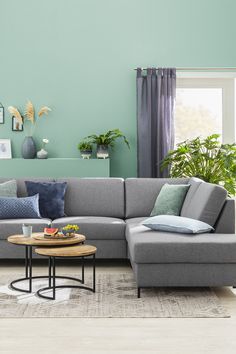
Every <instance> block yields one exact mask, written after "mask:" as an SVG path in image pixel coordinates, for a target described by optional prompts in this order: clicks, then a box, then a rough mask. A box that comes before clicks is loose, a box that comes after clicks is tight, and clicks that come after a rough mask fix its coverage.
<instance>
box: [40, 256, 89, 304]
mask: <svg viewBox="0 0 236 354" xmlns="http://www.w3.org/2000/svg"><path fill="white" fill-rule="evenodd" d="M49 258H50V257H49ZM56 258H60V257H51V261H50V260H49V263H48V264H49V271H48V274H49V277H50V276H51V278H52V284H51V283H50V282H49V284H51V285H50V286H47V287H45V288H41V289H39V290H38V291H37V292H36V295H37V296H39V297H41V298H43V299H48V300H55V299H56V289H66V288H71V289H75V288H76V289H78V288H79V289H85V290H89V291H92V292H94V293H95V291H96V257H95V254H94V255H93V285H92V287H88V286H84V285H70V284H68V285H56V279H66V280H67V279H70V280H74V281H77V282H81V283H83V282H84V258H85V257H84V256H83V257H81V258H82V280H80V279H77V278H72V277H66V276H65V277H64V276H58V275H56ZM70 258H72V257H70ZM51 267H52V275H51V270H50V269H51ZM50 290H51V291H52V295H51V296H49V295H44V294H43V292H45V291H50Z"/></svg>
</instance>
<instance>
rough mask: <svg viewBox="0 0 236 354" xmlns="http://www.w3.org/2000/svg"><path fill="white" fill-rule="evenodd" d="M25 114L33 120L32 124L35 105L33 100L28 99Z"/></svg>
mask: <svg viewBox="0 0 236 354" xmlns="http://www.w3.org/2000/svg"><path fill="white" fill-rule="evenodd" d="M25 116H26V117H27V118H28V119H29V120H30V121H31V123H32V124H33V123H34V106H33V104H32V102H31V101H28V102H27V104H26V109H25Z"/></svg>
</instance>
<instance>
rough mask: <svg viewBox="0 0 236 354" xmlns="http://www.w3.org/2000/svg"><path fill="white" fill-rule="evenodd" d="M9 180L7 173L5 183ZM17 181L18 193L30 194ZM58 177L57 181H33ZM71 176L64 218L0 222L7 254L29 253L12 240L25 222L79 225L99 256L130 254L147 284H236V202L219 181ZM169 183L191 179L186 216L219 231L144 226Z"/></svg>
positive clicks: (1, 251)
mask: <svg viewBox="0 0 236 354" xmlns="http://www.w3.org/2000/svg"><path fill="white" fill-rule="evenodd" d="M6 180H7V179H3V178H2V179H0V183H1V182H4V181H6ZM24 180H26V179H19V180H17V184H18V196H19V197H20V196H26V195H27V193H26V188H25V183H24ZM27 180H34V181H35V180H40V181H53V179H45V178H44V179H32V178H31V179H27ZM57 181H66V182H67V184H68V185H67V191H66V196H65V214H66V216H65V217H63V218H61V219H56V220H49V219H26V220H23V219H15V220H0V258H2V259H3V258H23V257H24V252H23V249H21V248H20V247H17V246H13V245H10V244H8V243H7V242H6V239H7V237H8V236H9V235H12V234H16V233H21V226H22V223H30V224H33V231H35V232H38V231H42V230H43V228H44V227H46V226H48V225H52V227H62V226H64V225H65V224H68V223H73V224H78V225H79V226H80V233H82V234H85V235H86V238H87V242H88V243H91V244H93V245H95V246H97V248H98V253H97V256H98V258H110V259H115V258H119V259H122V258H123V259H126V258H129V259H130V262H131V264H132V268H133V271H134V274H135V279H136V282H137V286H138V294H139V295H140V289H141V288H144V287H150V286H224V285H229V286H234V285H236V235H235V203H234V200H233V199H228V198H227V195H226V191H225V190H224V189H223V188H222V187H219V186H216V185H213V184H209V183H205V182H203V181H201V180H199V179H195V178H190V179H188V178H186V179H143V178H128V179H126V180H123V179H120V178H81V179H79V178H63V179H57ZM164 183H170V184H190V188H189V191H188V193H187V196H186V198H185V201H184V204H183V207H182V210H181V216H185V217H189V218H194V219H198V220H201V221H204V222H206V223H208V224H210V225H212V226H214V228H215V232H214V233H207V234H201V235H188V234H187V235H186V234H175V233H170V232H159V231H152V230H150V229H148V228H146V227H145V226H143V225H142V221H143V220H145V218H147V217H148V216H149V215H150V213H151V210H152V208H153V205H154V203H155V200H156V197H157V195H158V193H159V192H160V190H161V187H162V186H163V184H164Z"/></svg>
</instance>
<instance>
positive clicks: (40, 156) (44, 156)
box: [37, 149, 48, 159]
mask: <svg viewBox="0 0 236 354" xmlns="http://www.w3.org/2000/svg"><path fill="white" fill-rule="evenodd" d="M37 158H38V159H47V158H48V152H47V151H46V150H44V149H41V150H39V151H38V152H37Z"/></svg>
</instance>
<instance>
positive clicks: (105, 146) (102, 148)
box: [86, 129, 130, 159]
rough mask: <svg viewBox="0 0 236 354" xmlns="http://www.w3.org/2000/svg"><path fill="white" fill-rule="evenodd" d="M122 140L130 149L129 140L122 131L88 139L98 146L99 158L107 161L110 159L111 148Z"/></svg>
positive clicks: (117, 130) (109, 132)
mask: <svg viewBox="0 0 236 354" xmlns="http://www.w3.org/2000/svg"><path fill="white" fill-rule="evenodd" d="M120 138H121V139H123V141H124V143H125V144H126V145H127V146H128V148H130V145H129V142H128V140H127V138H126V137H125V135H124V134H123V133H122V132H121V131H120V129H113V130H109V131H108V132H106V133H103V134H100V135H96V134H93V135H89V136H88V137H87V138H86V139H88V141H90V142H91V143H93V144H96V145H97V158H98V159H106V158H108V157H109V147H111V148H113V147H114V146H115V141H116V140H117V139H120Z"/></svg>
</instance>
